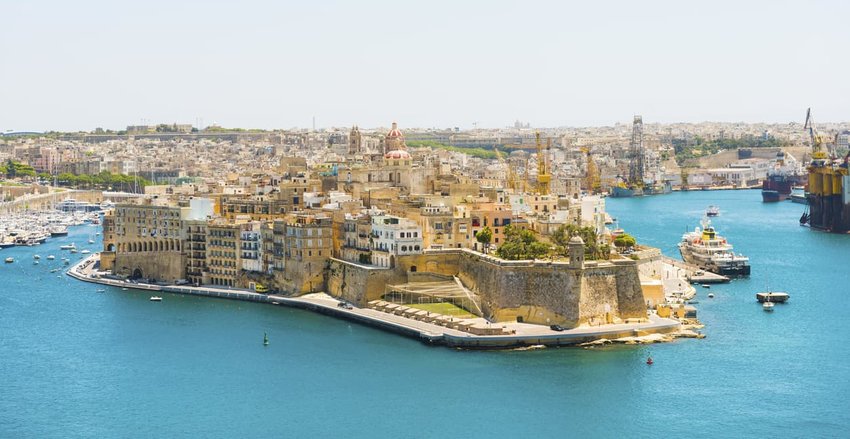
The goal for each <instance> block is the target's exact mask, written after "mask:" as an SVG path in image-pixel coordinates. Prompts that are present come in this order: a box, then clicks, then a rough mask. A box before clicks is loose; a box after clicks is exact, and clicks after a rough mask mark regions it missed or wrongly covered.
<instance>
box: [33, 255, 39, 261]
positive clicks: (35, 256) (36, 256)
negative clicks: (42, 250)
mask: <svg viewBox="0 0 850 439" xmlns="http://www.w3.org/2000/svg"><path fill="white" fill-rule="evenodd" d="M32 258H33V259H35V260H38V259H41V256H39V255H32Z"/></svg>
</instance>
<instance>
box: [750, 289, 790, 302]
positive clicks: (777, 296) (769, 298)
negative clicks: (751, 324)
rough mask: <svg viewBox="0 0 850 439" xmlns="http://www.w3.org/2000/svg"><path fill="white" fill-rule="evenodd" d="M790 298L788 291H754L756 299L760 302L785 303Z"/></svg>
mask: <svg viewBox="0 0 850 439" xmlns="http://www.w3.org/2000/svg"><path fill="white" fill-rule="evenodd" d="M790 298H791V296H790V295H789V294H788V293H782V292H778V291H765V292H762V293H756V300H758V301H759V302H762V303H767V302H771V303H785V302H787V301H788V299H790Z"/></svg>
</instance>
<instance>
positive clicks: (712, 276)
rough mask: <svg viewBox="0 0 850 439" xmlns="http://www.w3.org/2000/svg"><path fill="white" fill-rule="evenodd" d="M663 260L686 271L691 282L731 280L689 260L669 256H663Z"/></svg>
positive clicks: (717, 282) (702, 282)
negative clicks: (690, 262) (703, 268)
mask: <svg viewBox="0 0 850 439" xmlns="http://www.w3.org/2000/svg"><path fill="white" fill-rule="evenodd" d="M661 260H662V261H664V262H665V263H667V264H670V265H672V266H674V267H676V268H680V269H682V270H683V271H685V272H686V273H687V279H688V281H689V282H695V283H700V284H722V283H726V282H729V278H728V277H727V276H723V275H720V274H716V273H712V272H709V271H705V270H702V269H700V268H699V267H697V266H696V265H691V264H688V263H687V262H683V261H679V260H676V259H673V258H671V257H669V256H661ZM700 272H701V273H702V274H699V275H698V274H697V273H700Z"/></svg>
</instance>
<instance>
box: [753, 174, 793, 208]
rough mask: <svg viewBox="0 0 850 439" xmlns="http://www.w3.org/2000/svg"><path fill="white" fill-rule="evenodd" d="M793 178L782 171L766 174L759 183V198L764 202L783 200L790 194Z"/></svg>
mask: <svg viewBox="0 0 850 439" xmlns="http://www.w3.org/2000/svg"><path fill="white" fill-rule="evenodd" d="M792 188H793V180H792V179H791V178H789V177H788V176H787V175H785V173H783V172H774V173H770V174H768V175H767V178H765V179H764V181H763V182H762V184H761V200H762V201H763V202H765V203H772V202H776V201H785V200H787V199H788V198H789V197H790V196H791V189H792Z"/></svg>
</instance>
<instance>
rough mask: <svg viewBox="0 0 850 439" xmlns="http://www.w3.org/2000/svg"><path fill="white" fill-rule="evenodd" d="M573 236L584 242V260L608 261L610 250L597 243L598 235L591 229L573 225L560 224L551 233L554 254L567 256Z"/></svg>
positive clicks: (606, 246)
mask: <svg viewBox="0 0 850 439" xmlns="http://www.w3.org/2000/svg"><path fill="white" fill-rule="evenodd" d="M573 235H578V236H580V237H581V239H582V241H584V258H585V259H587V260H589V261H595V260H599V259H608V258H609V254H610V253H611V248H610V247H609V246H608V245H607V244H600V243H599V235H597V234H596V229H594V228H593V227H590V226H588V227H580V226H577V225H575V224H562V225H561V226H560V227H558V228H557V229H556V230H555V231H554V232H553V233H552V242H553V243H554V244H555V252H556V253H557V254H559V255H561V256H569V253H570V250H569V246H568V244H569V242H570V238H572V237H573Z"/></svg>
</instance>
